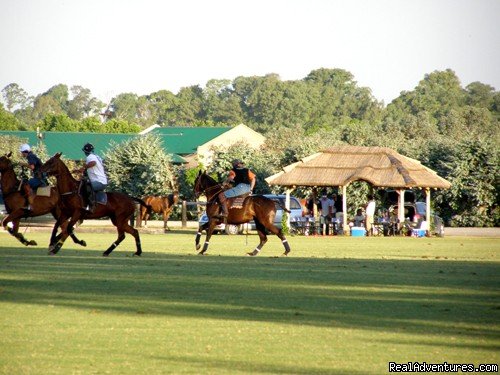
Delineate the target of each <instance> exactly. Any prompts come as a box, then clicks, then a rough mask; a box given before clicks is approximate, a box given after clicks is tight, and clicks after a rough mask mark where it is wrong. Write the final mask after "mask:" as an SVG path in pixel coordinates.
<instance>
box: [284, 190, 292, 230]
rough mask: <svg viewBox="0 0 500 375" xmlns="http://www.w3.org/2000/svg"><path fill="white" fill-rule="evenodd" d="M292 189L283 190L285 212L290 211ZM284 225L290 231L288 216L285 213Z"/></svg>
mask: <svg viewBox="0 0 500 375" xmlns="http://www.w3.org/2000/svg"><path fill="white" fill-rule="evenodd" d="M292 190H293V187H292V188H289V189H286V190H285V207H286V209H287V210H290V193H291V192H292ZM286 216H287V220H286V225H287V227H288V230H290V214H289V213H287V215H286Z"/></svg>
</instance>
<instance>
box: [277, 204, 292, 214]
mask: <svg viewBox="0 0 500 375" xmlns="http://www.w3.org/2000/svg"><path fill="white" fill-rule="evenodd" d="M278 206H280V208H281V209H282V210H283V211H285V212H287V213H291V212H292V211H290V210H289V209H288V208H286V207H285V206H283V205H282V204H281V202H278Z"/></svg>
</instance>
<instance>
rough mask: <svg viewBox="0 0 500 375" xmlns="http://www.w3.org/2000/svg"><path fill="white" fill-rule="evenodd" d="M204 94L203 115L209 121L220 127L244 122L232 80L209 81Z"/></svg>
mask: <svg viewBox="0 0 500 375" xmlns="http://www.w3.org/2000/svg"><path fill="white" fill-rule="evenodd" d="M203 94H204V106H203V113H204V114H205V116H206V120H207V121H209V122H212V123H215V124H218V125H219V126H220V125H225V124H227V125H229V124H239V123H241V122H242V121H243V112H242V110H241V107H240V105H239V101H238V97H237V96H236V95H235V94H234V91H233V88H232V86H231V81H230V80H227V79H223V80H216V79H212V80H209V81H208V82H207V84H206V86H205V89H204V90H203Z"/></svg>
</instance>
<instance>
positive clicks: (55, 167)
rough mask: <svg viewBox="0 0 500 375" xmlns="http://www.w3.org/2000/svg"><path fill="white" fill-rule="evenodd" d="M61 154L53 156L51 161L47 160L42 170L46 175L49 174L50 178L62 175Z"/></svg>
mask: <svg viewBox="0 0 500 375" xmlns="http://www.w3.org/2000/svg"><path fill="white" fill-rule="evenodd" d="M62 163H63V162H62V160H61V153H60V152H58V153H57V154H55V155H54V156H52V157H51V158H50V159H49V160H47V161H46V162H45V163H44V164H43V165H42V167H41V168H40V170H41V171H42V172H44V173H47V174H48V175H49V176H57V175H59V173H60V166H61V164H62Z"/></svg>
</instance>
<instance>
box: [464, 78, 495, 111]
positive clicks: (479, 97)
mask: <svg viewBox="0 0 500 375" xmlns="http://www.w3.org/2000/svg"><path fill="white" fill-rule="evenodd" d="M465 89H466V90H467V94H468V95H467V98H466V101H467V104H468V105H472V106H476V107H481V108H487V109H491V108H492V104H493V97H494V94H495V88H494V87H493V86H490V85H485V84H484V83H481V82H472V83H470V84H468V85H467V87H466V88H465Z"/></svg>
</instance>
